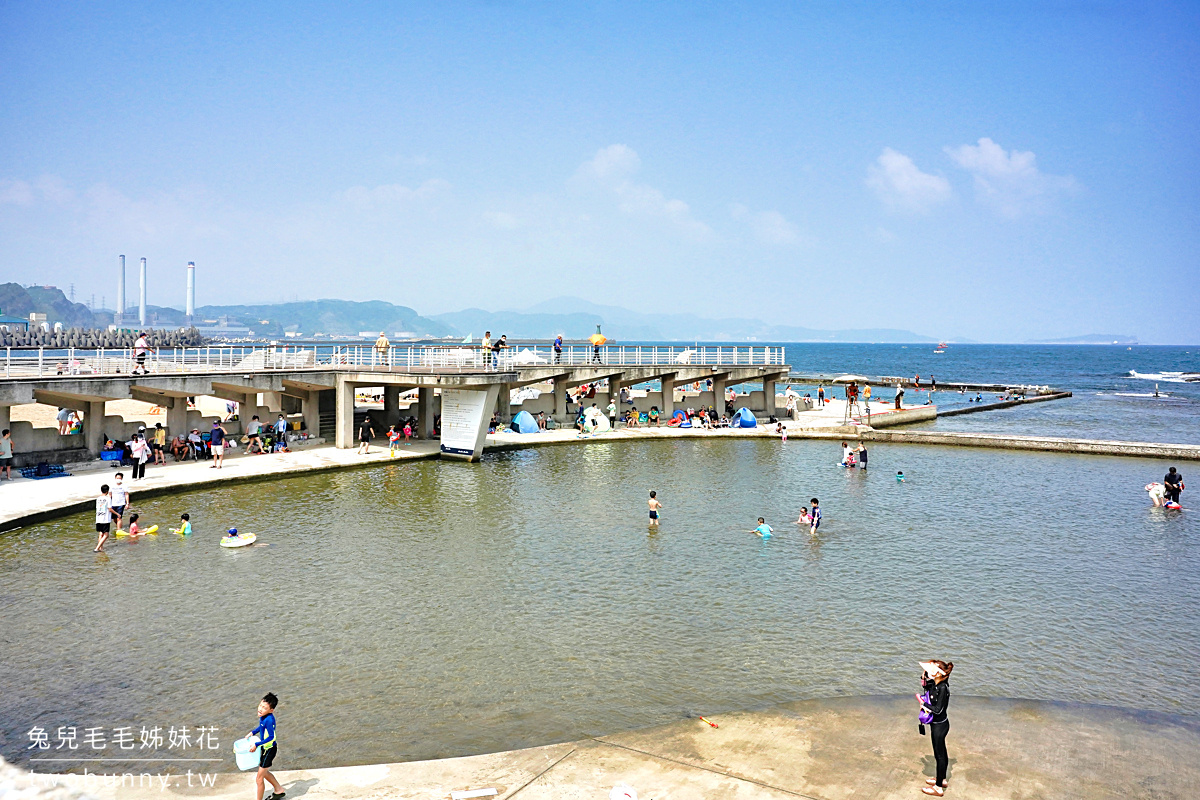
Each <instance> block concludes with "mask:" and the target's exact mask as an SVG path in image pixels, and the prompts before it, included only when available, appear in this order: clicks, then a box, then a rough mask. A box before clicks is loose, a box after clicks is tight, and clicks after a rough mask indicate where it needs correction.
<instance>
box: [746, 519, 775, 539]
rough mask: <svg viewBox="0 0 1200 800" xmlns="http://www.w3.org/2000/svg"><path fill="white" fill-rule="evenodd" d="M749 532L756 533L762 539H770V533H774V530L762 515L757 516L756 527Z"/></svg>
mask: <svg viewBox="0 0 1200 800" xmlns="http://www.w3.org/2000/svg"><path fill="white" fill-rule="evenodd" d="M750 532H751V533H756V534H758V535H759V536H761V537H762V538H764V539H770V538H771V534H772V533H774V531H773V530H772V529H771V526H770V525H768V524H767V521H766V520H765V519H763V518H762V517H759V518H758V527H757V528H755V529H754V530H752V531H750Z"/></svg>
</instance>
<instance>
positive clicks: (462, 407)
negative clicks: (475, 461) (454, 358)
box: [442, 389, 494, 457]
mask: <svg viewBox="0 0 1200 800" xmlns="http://www.w3.org/2000/svg"><path fill="white" fill-rule="evenodd" d="M487 400H488V392H487V391H486V390H484V391H474V390H470V389H443V390H442V452H443V453H455V454H457V455H462V456H467V457H473V456H474V455H475V449H476V448H477V447H479V445H480V442H481V440H482V437H481V436H480V435H479V434H480V428H481V427H482V426H483V425H485V424H486V423H485V422H484V419H483V417H484V414H485V412H486V411H487V405H488V402H487ZM493 402H494V401H493Z"/></svg>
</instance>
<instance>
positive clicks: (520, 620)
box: [0, 440, 1200, 768]
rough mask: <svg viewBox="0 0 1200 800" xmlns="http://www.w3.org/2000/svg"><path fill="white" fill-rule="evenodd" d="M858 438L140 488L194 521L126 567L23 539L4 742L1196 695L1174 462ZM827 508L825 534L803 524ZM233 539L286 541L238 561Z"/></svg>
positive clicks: (503, 457) (357, 742)
mask: <svg viewBox="0 0 1200 800" xmlns="http://www.w3.org/2000/svg"><path fill="white" fill-rule="evenodd" d="M839 456H840V451H839V448H838V446H837V444H836V443H818V442H804V441H799V442H797V441H793V442H789V443H787V444H781V443H780V442H779V441H778V440H703V441H698V440H691V441H686V440H685V441H654V442H613V443H591V444H588V445H587V446H579V447H571V446H561V447H544V448H538V449H530V450H524V451H511V452H506V453H502V454H497V455H492V456H489V457H487V458H485V460H484V461H483V462H482V463H481V464H460V463H452V462H436V461H423V462H417V463H408V464H396V465H387V466H381V467H379V468H374V469H365V470H352V471H347V472H343V473H323V474H319V475H313V476H311V477H303V478H294V479H290V480H286V481H278V482H274V483H259V484H250V485H242V486H231V487H230V488H228V489H224V490H215V491H207V490H206V491H197V492H190V493H183V494H179V495H176V496H173V497H163V498H155V499H152V500H147V501H146V502H145V503H137V502H136V494H135V505H136V506H138V509H139V510H140V511H141V513H142V515H143V516H142V521H143V522H145V523H148V524H155V523H157V524H159V525H160V526H161V527H160V530H163V531H165V530H166V528H168V526H169V525H173V524H174V523H175V521H176V520H177V519H178V516H179V514H180V512H182V511H188V512H190V513H191V515H192V522H193V525H194V527H195V529H196V534H195V535H194V536H193V537H191V538H190V539H181V538H179V537H177V536H175V535H173V534H170V533H161V534H159V535H158V536H157V537H148V538H147V539H145V540H143V541H137V542H129V541H128V540H125V539H122V540H118V541H116V542H115V543H112V544H110V545H109V552H107V553H106V554H104V555H93V554H92V553H91V548H92V547H93V546H94V543H95V538H94V534H93V533H92V532H91V531H92V527H93V526H92V517H91V515H90V514H81V515H75V516H72V517H68V518H64V519H61V520H58V521H56V522H53V523H48V524H44V525H38V526H35V527H31V528H27V529H23V530H19V531H14V532H11V533H7V534H0V620H2V622H3V624H2V626H0V628H2V632H0V639H2V646H0V675H2V676H3V678H2V679H0V680H2V682H3V687H4V689H3V691H0V725H2V727H0V744H2V749H0V752H2V754H3V755H4V757H5V758H8V759H9V760H13V761H16V762H18V763H26V764H28V763H29V762H28V758H29V756H30V751H29V750H27V749H26V748H27V747H28V744H29V739H28V732H29V730H30V729H31V728H33V727H34V726H42V727H44V728H46V729H47V730H49V731H51V733H52V734H53V732H54V731H56V730H57V728H58V727H59V726H78V728H79V730H80V736H82V732H83V729H84V728H85V727H92V726H96V727H103V728H105V729H106V730H109V731H111V730H112V729H113V728H116V727H120V726H132V728H133V730H134V731H135V732H136V731H138V730H140V728H141V727H142V726H147V727H149V726H154V725H159V726H163V728H164V729H166V728H168V727H169V726H177V727H178V726H183V725H187V726H189V728H191V729H193V730H194V729H195V728H196V727H198V726H216V727H217V728H219V729H220V731H221V733H220V752H219V755H220V756H222V757H223V758H225V757H228V758H227V759H226V760H228V761H229V764H230V765H231V764H232V760H231V754H230V752H229V750H230V748H231V747H232V742H233V740H234V739H235V738H237V737H238V736H241V735H242V734H243V733H244V732H245V731H246V730H248V729H249V728H250V727H251V726H252V725H253V723H254V708H255V705H256V703H257V701H258V698H259V697H261V696H262V694H263V693H264V692H266V691H268V690H270V691H274V692H276V693H278V694H279V696H280V697H281V699H282V703H281V705H280V707H279V711H278V716H279V725H280V727H279V741H280V748H281V749H280V760H279V764H280V766H283V767H284V768H297V767H318V766H332V765H342V764H358V763H368V762H376V761H398V760H408V759H419V758H433V757H439V756H450V755H462V754H468V753H478V752H485V751H492V750H502V749H509V748H515V747H521V746H526V745H532V744H544V743H548V742H552V741H563V740H573V739H578V738H581V737H583V736H586V735H589V734H601V733H609V732H613V731H619V730H624V729H629V728H634V727H639V726H645V725H650V724H655V723H660V722H665V721H670V720H674V719H678V718H680V717H681V716H683V715H685V714H687V713H710V712H713V713H715V712H719V711H723V710H730V709H738V708H748V707H756V706H763V705H767V704H773V703H778V702H783V701H788V700H796V699H803V698H816V697H828V696H837V695H858V694H876V693H904V692H910V691H912V690H913V689H914V686H913V684H914V682H915V679H916V672H917V668H916V665H915V662H916V661H917V659H918V658H921V657H928V656H933V657H940V658H946V659H951V660H953V661H954V662H955V663H956V670H955V673H954V687H955V691H956V692H958V693H966V694H981V695H993V696H1012V697H1030V698H1041V699H1052V700H1075V701H1082V702H1088V703H1101V704H1109V705H1117V706H1126V707H1134V708H1138V709H1145V710H1155V711H1164V712H1169V713H1175V714H1183V715H1195V714H1196V713H1197V712H1196V709H1197V708H1200V659H1198V656H1200V625H1197V624H1196V620H1197V619H1200V523H1198V522H1197V519H1198V517H1200V512H1195V511H1184V512H1182V513H1180V512H1166V511H1163V510H1161V509H1151V508H1150V507H1149V504H1148V502H1147V500H1146V496H1145V493H1144V492H1143V491H1142V486H1143V485H1144V484H1145V483H1147V482H1149V481H1151V480H1158V479H1160V478H1161V474H1162V473H1163V472H1164V471H1165V465H1162V464H1159V463H1157V462H1153V461H1145V460H1136V459H1116V458H1088V457H1079V456H1060V455H1051V454H1037V453H1024V452H1003V451H985V450H970V449H948V448H936V447H903V446H877V447H873V448H871V470H870V473H869V474H863V473H862V472H850V471H847V470H844V469H841V468H839V467H838V466H837V461H838V458H839ZM900 469H902V470H903V471H904V472H905V474H906V475H907V476H908V480H907V482H906V483H903V484H898V483H897V482H896V481H895V479H894V475H895V472H896V471H897V470H900ZM1184 471H1185V474H1186V470H1184ZM99 480H100V479H99V477H98V480H97V482H98V483H99ZM652 488H653V489H657V490H658V492H659V499H660V500H661V501H662V502H663V504H664V506H665V510H664V513H663V523H662V527H661V529H660V530H658V531H653V530H651V529H649V528H648V527H647V509H646V496H647V491H648V490H649V489H652ZM9 492H10V489H8V488H3V490H2V491H0V498H2V499H3V501H4V502H11V501H12V499H11V497H8V496H7V495H8V493H9ZM1188 494H1190V493H1185V506H1186V505H1188V503H1187V495H1188ZM813 496H817V497H819V498H820V499H821V505H822V508H823V509H824V514H825V522H824V524H823V527H822V528H821V536H820V537H819V538H817V539H816V540H810V538H809V537H808V535H807V532H804V533H801V532H800V530H799V528H798V527H797V526H795V525H793V524H791V520H794V519H795V514H796V511H797V509H798V508H799V507H800V506H801V505H802V504H804V503H805V502H806V501H807V500H808V499H809V498H810V497H813ZM760 515H761V516H765V517H766V518H767V521H768V522H769V523H770V524H771V525H772V526H773V527H774V528H775V530H776V532H777V536H776V537H775V538H774V539H772V540H770V541H762V540H760V539H758V538H757V537H755V536H752V535H750V534H749V533H747V531H749V530H751V529H752V528H753V527H754V525H755V524H756V518H757V517H758V516H760ZM230 526H236V527H237V528H239V529H241V530H244V531H253V532H255V533H257V534H258V541H259V543H262V544H266V545H269V546H266V547H257V546H256V547H250V548H245V549H241V550H223V549H222V548H221V547H219V546H218V539H219V536H220V534H221V531H223V530H224V529H225V528H227V527H230ZM1133 676H1137V678H1134V677H1133ZM109 746H110V747H112V746H113V744H112V742H111V741H110V742H109ZM147 754H149V751H147V750H141V749H139V750H138V751H137V755H139V756H143V755H147ZM159 755H164V756H165V755H176V756H177V755H179V752H178V751H175V752H168V748H166V747H165V745H164V748H163V751H162V752H160V753H159ZM230 768H232V767H231V766H230Z"/></svg>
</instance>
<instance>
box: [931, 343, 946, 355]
mask: <svg viewBox="0 0 1200 800" xmlns="http://www.w3.org/2000/svg"><path fill="white" fill-rule="evenodd" d="M933 352H935V353H944V352H946V343H945V342H938V346H937V349H936V350H934V351H933Z"/></svg>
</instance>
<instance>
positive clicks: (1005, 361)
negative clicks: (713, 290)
mask: <svg viewBox="0 0 1200 800" xmlns="http://www.w3.org/2000/svg"><path fill="white" fill-rule="evenodd" d="M784 346H785V347H787V360H788V362H789V363H790V364H791V365H792V369H793V370H795V371H796V372H798V373H802V374H805V373H807V374H812V373H816V374H831V373H843V372H852V373H856V374H861V375H865V376H869V377H877V376H882V375H897V376H900V375H902V376H906V377H909V378H911V377H913V376H914V375H920V376H921V382H922V384H925V383H927V382H928V380H929V379H930V377H936V378H937V380H938V382H939V383H942V384H945V383H950V382H954V381H961V382H967V383H1001V384H1004V383H1011V384H1028V385H1036V386H1042V385H1048V386H1052V387H1054V388H1057V389H1065V390H1067V391H1070V392H1072V393H1073V395H1074V396H1073V397H1071V398H1070V399H1066V400H1055V401H1052V402H1048V403H1037V404H1033V405H1029V406H1019V407H1017V408H1013V409H1006V410H1001V411H990V412H986V413H979V414H965V415H962V416H956V417H947V418H945V419H939V420H937V421H936V422H933V423H927V424H926V425H924V426H921V427H928V428H934V429H937V430H951V431H975V432H994V433H1013V434H1031V435H1043V436H1069V437H1075V438H1086V439H1118V440H1127V441H1153V442H1170V443H1178V444H1200V383H1185V382H1183V381H1182V380H1181V379H1180V378H1178V377H1171V376H1166V375H1163V373H1169V372H1200V345H1198V346H1193V347H1174V346H1140V345H1135V346H1133V347H1126V346H1085V345H951V346H949V347H948V348H946V352H945V353H942V354H935V353H934V352H933V351H934V349H935V348H934V346H933V345H927V344H920V345H917V344H910V345H897V344H881V345H871V344H786V345H784ZM1133 373H1138V374H1140V375H1143V376H1152V377H1134V375H1133ZM1153 376H1157V377H1153ZM800 385H801V384H797V386H798V387H799V386H800ZM1156 387H1157V390H1158V394H1159V396H1158V397H1155V396H1154V392H1155V389H1156ZM808 390H809V387H806V388H805V391H808ZM876 396H877V397H879V396H882V397H884V398H887V399H890V398H891V397H892V390H891V389H888V388H885V389H880V390H878V391H877V394H876ZM925 399H928V398H927V395H926V394H925V393H924V392H921V393H914V392H913V391H911V390H908V391H907V394H906V395H905V401H906V402H909V403H913V402H924V400H925ZM984 399H985V400H989V399H992V400H994V399H995V398H994V397H985V398H984ZM965 400H966V397H965V396H963V395H959V394H958V393H957V392H945V391H939V392H937V393H936V394H935V397H934V401H935V402H936V403H937V404H938V405H939V406H944V407H955V406H960V405H963V404H964V403H965Z"/></svg>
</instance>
